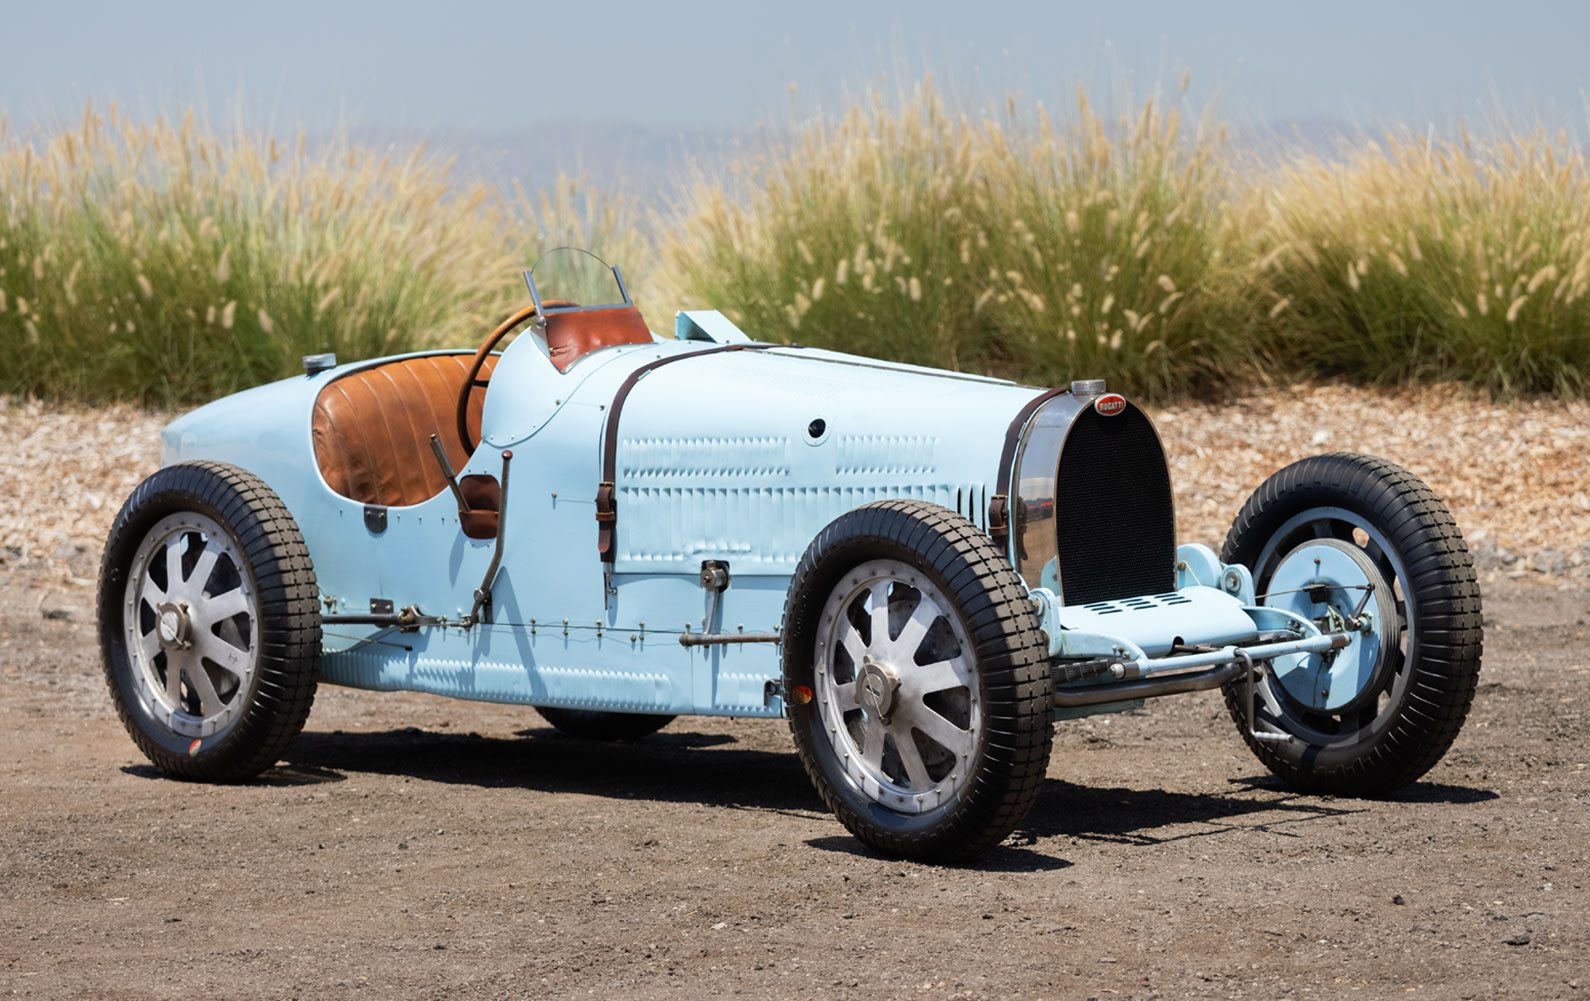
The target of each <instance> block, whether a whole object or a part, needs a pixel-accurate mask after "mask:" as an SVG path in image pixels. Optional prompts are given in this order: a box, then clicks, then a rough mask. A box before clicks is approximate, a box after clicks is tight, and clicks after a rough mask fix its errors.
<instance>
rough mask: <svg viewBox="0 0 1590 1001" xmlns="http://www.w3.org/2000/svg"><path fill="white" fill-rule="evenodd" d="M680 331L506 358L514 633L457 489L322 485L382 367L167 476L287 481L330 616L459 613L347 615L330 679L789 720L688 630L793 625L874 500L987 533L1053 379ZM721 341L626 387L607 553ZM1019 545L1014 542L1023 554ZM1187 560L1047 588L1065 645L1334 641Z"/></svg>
mask: <svg viewBox="0 0 1590 1001" xmlns="http://www.w3.org/2000/svg"><path fill="white" fill-rule="evenodd" d="M676 335H677V336H676V338H673V339H664V338H657V339H656V340H655V342H654V343H651V344H638V345H627V346H615V347H608V348H604V349H601V350H598V351H595V352H593V353H591V354H590V355H588V356H586V357H584V358H582V359H580V360H579V361H578V362H577V363H575V364H574V365H573V366H572V367H571V368H570V369H569V370H568V371H567V372H560V371H558V369H557V368H556V367H555V366H554V365H553V364H552V363H551V361H550V360H549V357H548V354H547V349H546V346H545V343H544V342H542V341H540V340H538V339H537V338H536V337H534V336H521V337H520V338H518V339H517V340H515V341H514V342H513V343H512V344H511V345H510V346H509V347H508V348H507V349H506V350H505V351H504V352H503V353H502V355H501V357H500V359H499V360H498V362H497V365H496V369H495V372H494V374H493V376H492V382H491V389H490V390H489V392H488V393H487V394H486V398H485V404H484V411H483V415H482V420H481V443H480V447H479V448H478V449H477V450H476V451H475V452H474V453H473V455H472V456H471V457H470V459H469V461H468V464H467V466H466V467H465V468H463V469H460V470H458V473H459V474H460V476H464V475H468V474H484V475H498V474H500V473H501V472H502V467H503V453H504V452H505V450H511V452H512V453H513V460H512V477H511V488H510V489H509V490H508V492H507V496H506V500H505V507H504V511H503V516H502V518H503V526H504V527H503V540H502V543H503V559H502V564H501V569H500V572H499V573H498V574H497V575H496V577H495V581H494V584H493V585H492V587H491V589H490V590H491V613H490V621H489V622H473V623H470V622H469V620H468V618H467V616H468V613H470V611H471V608H472V605H473V604H474V598H473V595H474V592H475V589H476V588H477V587H479V586H480V584H481V582H482V580H483V578H484V577H485V575H486V573H487V569H488V567H489V566H490V565H491V562H492V557H493V551H494V549H495V543H494V541H493V540H490V539H485V540H477V539H471V538H468V537H466V536H465V534H464V533H463V532H462V531H461V527H460V520H459V515H458V510H457V507H456V505H455V502H454V499H453V497H452V496H451V494H450V493H448V492H447V491H445V490H444V491H442V492H441V493H439V494H438V495H437V496H434V497H432V498H430V499H429V500H426V501H425V502H423V503H420V504H415V505H412V506H407V507H394V508H390V509H387V511H386V523H385V527H384V530H381V531H376V530H373V529H372V528H371V527H367V523H366V518H365V509H364V505H362V504H361V503H359V502H356V501H353V500H350V499H348V498H346V497H343V496H340V495H338V494H337V493H336V492H334V491H333V490H332V489H331V487H330V486H328V484H327V483H326V481H325V480H324V479H323V478H322V476H321V475H320V471H319V468H318V466H317V463H316V461H315V457H314V446H313V441H312V436H311V415H312V410H313V408H314V405H315V400H316V397H317V395H318V394H319V393H320V392H321V390H322V389H324V387H325V386H327V385H328V384H330V383H331V382H332V381H334V380H336V379H338V378H340V377H342V376H344V375H346V374H348V373H350V372H354V371H357V370H359V369H361V368H365V367H368V366H370V365H374V364H379V362H369V363H360V364H355V365H344V366H340V367H336V368H332V369H330V370H327V371H322V372H318V373H316V374H314V375H311V376H306V377H299V378H292V379H287V380H283V381H281V382H277V383H274V384H271V385H268V386H263V387H260V388H257V389H254V390H250V391H247V392H244V393H239V394H237V395H235V396H232V397H228V398H226V399H223V400H220V401H217V402H215V403H212V404H210V405H208V406H205V407H203V408H200V409H199V410H196V411H194V412H192V413H190V414H187V415H185V416H184V417H182V418H180V419H178V420H176V421H174V422H173V423H172V424H171V425H169V426H168V427H167V428H166V429H165V431H164V433H163V441H162V462H163V464H171V463H175V462H182V461H188V460H194V459H213V460H219V461H223V462H227V463H230V464H233V465H236V466H239V467H241V468H243V469H246V470H248V471H250V472H252V473H254V474H255V475H257V476H259V477H260V478H261V479H263V480H264V481H265V482H266V483H267V484H269V485H270V486H271V487H272V488H273V489H274V490H275V491H276V493H277V494H278V495H279V496H280V497H281V499H282V500H283V502H284V503H285V504H286V506H287V508H288V510H289V511H290V512H291V513H292V515H293V517H294V519H295V520H296V521H297V523H298V526H299V528H300V530H301V531H302V533H303V535H304V538H305V541H306V542H307V544H308V548H309V551H310V555H311V557H312V560H313V565H314V569H315V572H316V575H317V578H318V581H319V586H320V590H321V599H322V605H323V608H324V610H325V612H326V613H328V614H336V613H341V612H362V611H365V610H367V609H369V608H371V607H372V602H373V601H382V602H391V603H392V606H391V607H408V606H417V608H418V610H419V611H420V612H421V613H422V614H424V615H426V616H435V617H440V618H442V619H445V620H447V622H448V624H447V625H441V626H430V627H427V628H422V629H419V630H417V631H408V632H399V631H397V630H396V629H393V628H391V627H381V626H353V625H345V624H340V623H339V624H328V625H327V626H326V628H325V648H324V649H325V652H324V657H323V661H322V675H321V676H322V680H324V681H327V682H331V683H335V684H341V685H348V686H353V687H358V688H367V689H376V690H388V691H390V690H412V691H423V692H432V693H436V694H441V695H448V696H454V697H459V698H466V699H478V700H484V701H492V702H510V703H523V704H530V705H538V706H564V707H578V708H586V709H603V710H617V711H627V712H644V713H666V714H686V713H694V714H714V715H733V716H777V715H779V714H780V713H781V712H782V710H783V703H782V700H781V698H780V695H781V690H780V687H779V679H780V661H779V649H778V645H777V644H776V643H746V644H732V643H731V644H712V645H703V646H686V645H683V644H681V642H680V637H681V635H682V634H687V633H694V634H700V633H704V632H705V633H741V632H743V633H763V634H766V633H775V632H777V631H778V630H779V629H780V627H781V617H782V614H783V608H784V603H785V598H786V591H787V589H788V587H789V584H790V578H791V575H792V574H793V572H794V570H795V567H796V564H797V562H798V561H799V560H800V558H801V555H802V553H803V552H804V551H805V549H806V547H807V546H808V544H809V543H810V542H811V541H812V539H813V538H814V537H815V536H816V535H817V534H818V533H819V532H820V531H821V530H822V529H823V527H824V526H826V525H827V524H829V523H830V522H832V521H833V520H834V519H835V518H837V517H839V516H840V515H841V514H843V513H844V512H846V511H848V510H850V509H852V508H855V507H857V506H859V505H862V504H866V503H869V502H871V501H876V500H883V499H888V498H917V499H921V500H926V501H930V502H933V503H935V504H939V505H942V506H943V507H946V508H949V509H951V510H955V511H959V512H961V513H962V514H964V515H966V516H967V517H968V518H970V519H971V520H972V521H973V522H974V523H975V524H977V525H978V526H979V527H981V528H984V529H988V528H989V527H990V526H989V518H990V515H989V510H990V500H991V496H992V494H993V492H994V489H995V484H996V483H997V482H998V481H999V478H1000V473H1001V469H1000V465H1001V451H1000V444H1001V442H1002V441H1003V440H1005V438H1006V435H1007V430H1008V429H1010V428H1011V426H1012V423H1013V422H1015V421H1016V420H1017V419H1018V417H1019V416H1020V415H1021V414H1022V413H1023V412H1024V408H1028V405H1029V404H1030V403H1032V402H1033V401H1034V399H1035V398H1036V397H1037V396H1038V395H1039V393H1040V392H1041V391H1040V390H1036V389H1033V388H1031V387H1024V386H1020V385H1017V384H1014V383H1011V382H1007V381H1003V380H997V379H989V378H981V377H975V376H966V375H959V374H955V373H947V372H939V371H933V370H928V369H922V368H915V367H911V366H906V365H896V364H889V363H886V362H879V361H875V360H872V359H867V358H860V357H855V356H850V355H845V354H841V353H837V352H831V351H823V350H816V349H811V348H802V347H796V346H788V347H779V346H767V347H765V349H760V350H754V351H753V350H747V351H713V349H715V348H719V347H721V346H723V345H729V344H746V343H748V342H749V338H748V337H746V335H745V334H744V333H743V332H741V331H740V330H738V329H737V328H736V327H735V326H734V325H733V324H732V323H730V322H729V321H728V320H727V319H725V318H724V317H723V316H721V315H720V314H718V313H715V312H691V313H682V314H680V315H679V317H678V319H677V322H676ZM708 351H711V352H712V353H711V354H707V355H704V356H703V357H701V358H696V359H690V360H689V361H687V362H685V363H682V364H676V365H667V366H663V367H659V368H657V369H655V370H654V371H651V372H649V373H648V374H646V375H645V377H644V378H641V379H640V380H639V381H637V382H636V383H635V385H634V387H633V390H632V392H630V394H629V395H628V397H627V400H626V402H625V404H624V409H623V413H622V420H621V424H620V427H619V431H618V435H617V476H616V482H615V497H616V503H617V509H618V511H619V512H621V517H620V518H619V520H618V522H617V524H616V536H615V552H614V555H613V559H612V561H611V563H604V562H603V561H602V560H601V558H600V557H599V555H598V547H597V520H596V505H597V489H598V485H599V482H600V481H601V478H602V477H601V466H602V449H603V442H604V434H605V433H606V429H607V424H608V420H609V416H610V415H609V410H610V408H611V407H612V405H613V401H614V397H615V394H617V393H618V392H619V389H620V387H621V386H622V385H623V384H624V383H625V381H626V380H628V379H629V378H630V377H631V375H632V374H634V373H635V372H636V371H637V370H639V369H641V368H643V367H644V366H647V365H650V364H651V363H653V362H656V361H659V360H661V359H664V358H667V357H670V356H674V355H680V354H690V353H697V352H708ZM386 360H387V361H389V360H390V359H386ZM1051 468H1052V465H1051ZM1016 544H1017V543H1016V539H1015V538H1014V536H1012V538H1011V540H1010V542H1009V546H1010V547H1011V551H1010V555H1011V557H1012V562H1013V563H1017V562H1019V561H1018V560H1017V558H1016V553H1015V552H1014V547H1015V546H1016ZM1177 559H1178V577H1177V581H1176V589H1175V590H1174V591H1173V592H1170V593H1167V594H1161V595H1145V596H1142V597H1141V598H1135V599H1131V600H1127V601H1121V602H1102V603H1101V602H1093V603H1089V604H1088V605H1082V606H1076V607H1073V608H1066V607H1064V606H1063V605H1062V604H1061V599H1060V598H1059V597H1058V594H1057V589H1058V584H1056V583H1054V582H1052V581H1051V580H1050V579H1049V578H1046V577H1045V578H1040V579H1038V580H1030V581H1029V586H1030V588H1031V590H1032V592H1033V595H1034V601H1035V603H1036V604H1037V606H1038V609H1039V612H1040V617H1041V620H1042V622H1043V624H1044V627H1045V629H1046V631H1047V632H1048V636H1049V642H1050V654H1051V655H1052V656H1053V657H1054V658H1056V659H1066V658H1071V659H1076V658H1099V657H1103V658H1115V659H1118V660H1119V661H1121V664H1120V665H1117V667H1120V668H1121V670H1120V671H1118V672H1117V674H1116V677H1121V676H1123V675H1124V676H1125V677H1128V678H1132V677H1147V676H1149V675H1152V674H1154V673H1156V672H1166V671H1177V670H1183V669H1186V668H1189V667H1196V666H1199V665H1200V664H1205V663H1214V662H1215V661H1214V660H1210V659H1209V656H1210V655H1207V654H1206V655H1204V657H1203V659H1202V660H1199V661H1198V662H1197V663H1194V662H1193V660H1189V659H1188V658H1187V657H1186V656H1178V655H1176V654H1174V653H1173V649H1174V648H1176V647H1186V646H1194V645H1199V644H1203V645H1209V646H1212V647H1213V648H1215V649H1217V650H1225V649H1227V648H1229V647H1230V646H1231V645H1233V644H1241V643H1247V642H1249V641H1252V640H1254V639H1255V637H1257V636H1258V635H1259V633H1260V632H1261V627H1262V628H1263V629H1264V630H1267V631H1274V630H1276V629H1279V630H1281V631H1289V632H1290V634H1291V636H1292V639H1291V640H1290V642H1292V643H1293V647H1292V648H1291V649H1294V650H1296V651H1297V657H1298V658H1299V659H1300V660H1306V658H1307V656H1308V652H1309V651H1310V650H1312V649H1315V648H1322V647H1320V644H1319V641H1320V639H1322V637H1321V636H1320V631H1319V630H1318V628H1316V627H1315V626H1314V625H1313V623H1312V622H1310V621H1309V620H1308V619H1306V618H1305V617H1303V616H1301V615H1291V616H1287V615H1285V614H1284V613H1280V612H1275V611H1274V610H1268V609H1256V608H1254V607H1253V606H1254V605H1255V600H1254V595H1253V585H1252V581H1251V578H1250V577H1249V576H1248V573H1247V571H1246V570H1245V569H1243V568H1240V567H1237V568H1229V567H1225V566H1223V565H1221V564H1220V562H1219V561H1218V559H1216V558H1215V556H1214V554H1213V553H1212V552H1210V551H1209V550H1208V549H1206V548H1204V547H1201V546H1192V547H1182V549H1181V551H1179V552H1178V554H1177ZM708 560H711V561H719V562H721V563H723V564H726V565H727V570H728V572H729V574H730V575H731V577H732V583H731V584H730V585H729V586H728V587H727V589H726V590H725V591H723V593H722V594H721V596H714V595H712V594H711V593H710V592H709V591H708V590H706V589H704V588H703V586H702V582H701V579H700V574H701V570H702V565H703V561H708ZM1045 585H1048V586H1045ZM709 612H710V614H711V616H712V618H711V620H710V621H708V620H707V616H708V615H709ZM1266 616H1268V618H1266ZM465 623H468V624H467V625H466V624H465ZM1310 642H1312V643H1313V646H1309V645H1308V644H1309V643H1310ZM1230 657H1231V655H1230V654H1229V652H1228V653H1227V658H1226V659H1228V660H1229V659H1230ZM1122 665H1124V666H1122ZM1118 708H1121V704H1110V705H1099V706H1096V707H1092V708H1090V709H1088V710H1086V711H1095V712H1096V711H1109V710H1111V709H1118ZM1057 711H1058V710H1057ZM1069 714H1070V715H1076V714H1078V713H1077V712H1074V711H1073V712H1071V713H1069Z"/></svg>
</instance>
